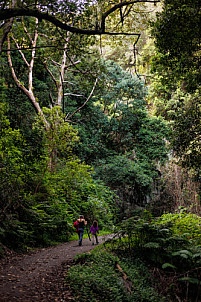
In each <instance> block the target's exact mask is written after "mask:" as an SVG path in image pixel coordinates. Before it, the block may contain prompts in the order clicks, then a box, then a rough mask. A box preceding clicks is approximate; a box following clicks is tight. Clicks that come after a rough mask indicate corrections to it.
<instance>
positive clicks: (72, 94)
mask: <svg viewBox="0 0 201 302" xmlns="http://www.w3.org/2000/svg"><path fill="white" fill-rule="evenodd" d="M64 95H70V96H82V97H83V96H84V95H83V94H74V93H70V92H69V93H68V92H67V93H65V94H64Z"/></svg>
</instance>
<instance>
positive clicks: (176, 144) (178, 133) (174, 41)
mask: <svg viewBox="0 0 201 302" xmlns="http://www.w3.org/2000/svg"><path fill="white" fill-rule="evenodd" d="M200 27H201V11H200V1H198V0H195V1H191V0H187V1H184V0H179V1H173V0H166V1H164V4H163V9H162V11H161V12H160V13H158V15H157V20H156V21H155V22H153V23H152V33H153V36H154V37H155V45H156V50H157V54H156V56H155V57H154V58H153V60H152V73H153V75H154V79H153V81H152V85H151V89H150V92H151V94H150V101H151V102H152V103H154V107H155V112H156V114H158V115H162V116H164V117H165V118H166V119H167V120H168V121H170V127H171V129H172V139H171V142H172V148H173V151H174V152H175V154H176V155H177V156H178V157H179V159H180V163H182V164H183V165H185V166H186V167H188V168H194V169H196V170H197V172H199V171H200V169H199V167H200V150H201V149H200V135H201V132H200V122H199V121H200V114H201V113H200V80H201V68H200V59H201V56H200V54H201V53H200V50H201V48H200V46H201V43H200V42H201V31H200Z"/></svg>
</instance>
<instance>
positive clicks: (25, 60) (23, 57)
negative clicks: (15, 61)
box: [11, 34, 30, 67]
mask: <svg viewBox="0 0 201 302" xmlns="http://www.w3.org/2000/svg"><path fill="white" fill-rule="evenodd" d="M11 37H12V39H13V41H14V42H15V45H16V47H17V49H18V51H19V53H20V54H21V56H22V59H23V61H24V62H25V63H26V65H27V66H28V67H29V66H30V65H29V63H28V61H27V59H26V58H25V55H24V54H23V52H22V51H21V50H20V46H19V44H18V43H17V40H16V39H15V38H14V36H13V34H12V35H11Z"/></svg>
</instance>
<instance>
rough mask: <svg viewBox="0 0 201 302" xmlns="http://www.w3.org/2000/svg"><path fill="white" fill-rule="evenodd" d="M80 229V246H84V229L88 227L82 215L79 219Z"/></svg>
mask: <svg viewBox="0 0 201 302" xmlns="http://www.w3.org/2000/svg"><path fill="white" fill-rule="evenodd" d="M77 221H78V223H79V228H78V235H79V246H81V245H82V238H83V234H84V227H85V226H86V225H87V221H86V220H85V219H84V216H83V215H80V217H79V218H78V220H77Z"/></svg>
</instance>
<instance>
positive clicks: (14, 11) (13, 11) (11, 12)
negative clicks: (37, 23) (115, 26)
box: [0, 0, 161, 35]
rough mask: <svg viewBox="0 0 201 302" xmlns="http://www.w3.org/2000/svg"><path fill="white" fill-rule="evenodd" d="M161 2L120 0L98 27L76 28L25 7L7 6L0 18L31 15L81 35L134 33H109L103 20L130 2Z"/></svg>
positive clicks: (1, 12) (103, 18)
mask: <svg viewBox="0 0 201 302" xmlns="http://www.w3.org/2000/svg"><path fill="white" fill-rule="evenodd" d="M157 2H161V1H160V0H150V1H149V0H135V1H121V2H120V3H118V4H116V5H114V6H113V7H111V8H110V9H109V10H107V11H106V12H104V13H103V15H102V18H101V28H100V29H98V28H97V29H94V30H93V29H82V28H77V27H73V26H69V25H67V24H66V23H64V22H62V21H60V20H59V19H57V18H56V17H54V16H52V15H50V14H49V13H48V12H46V13H44V12H40V11H39V10H37V9H27V8H8V9H2V10H1V11H0V20H7V19H9V18H14V17H20V16H31V17H36V18H38V19H39V20H46V21H48V22H51V23H52V24H54V25H55V26H56V27H58V28H61V29H63V30H67V31H69V32H71V33H76V34H82V35H103V34H105V35H114V34H115V35H119V34H122V35H134V34H132V33H111V32H107V31H105V22H106V18H107V17H108V16H109V15H110V14H112V13H113V12H115V11H116V10H118V9H121V8H122V7H124V6H129V5H132V4H136V3H154V4H155V3H157Z"/></svg>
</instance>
